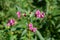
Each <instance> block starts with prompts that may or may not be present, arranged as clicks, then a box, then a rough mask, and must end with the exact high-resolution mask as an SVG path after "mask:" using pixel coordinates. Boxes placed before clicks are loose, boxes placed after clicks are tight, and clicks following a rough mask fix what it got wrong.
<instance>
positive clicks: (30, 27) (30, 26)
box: [28, 23, 33, 31]
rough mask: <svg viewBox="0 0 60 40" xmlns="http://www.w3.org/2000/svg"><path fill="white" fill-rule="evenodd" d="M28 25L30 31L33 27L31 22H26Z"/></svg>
mask: <svg viewBox="0 0 60 40" xmlns="http://www.w3.org/2000/svg"><path fill="white" fill-rule="evenodd" d="M28 26H29V30H31V31H32V29H33V24H32V23H30V24H28Z"/></svg>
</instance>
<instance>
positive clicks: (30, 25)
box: [28, 23, 37, 32]
mask: <svg viewBox="0 0 60 40" xmlns="http://www.w3.org/2000/svg"><path fill="white" fill-rule="evenodd" d="M28 27H29V30H31V31H32V32H36V30H37V28H35V27H33V24H32V23H29V24H28Z"/></svg>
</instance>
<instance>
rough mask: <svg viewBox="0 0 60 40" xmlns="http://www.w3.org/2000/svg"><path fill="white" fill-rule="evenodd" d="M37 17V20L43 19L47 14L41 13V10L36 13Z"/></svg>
mask: <svg viewBox="0 0 60 40" xmlns="http://www.w3.org/2000/svg"><path fill="white" fill-rule="evenodd" d="M35 16H36V17H37V18H43V17H44V16H45V13H44V12H42V13H41V12H40V11H39V10H37V11H36V13H35Z"/></svg>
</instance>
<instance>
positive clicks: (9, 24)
mask: <svg viewBox="0 0 60 40" xmlns="http://www.w3.org/2000/svg"><path fill="white" fill-rule="evenodd" d="M14 24H15V20H14V19H10V20H9V21H8V23H7V26H13V25H14Z"/></svg>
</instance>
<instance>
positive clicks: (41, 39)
mask: <svg viewBox="0 0 60 40" xmlns="http://www.w3.org/2000/svg"><path fill="white" fill-rule="evenodd" d="M36 35H37V36H38V37H39V39H40V40H45V39H44V38H43V37H42V35H41V33H40V32H39V31H38V30H37V31H36Z"/></svg>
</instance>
